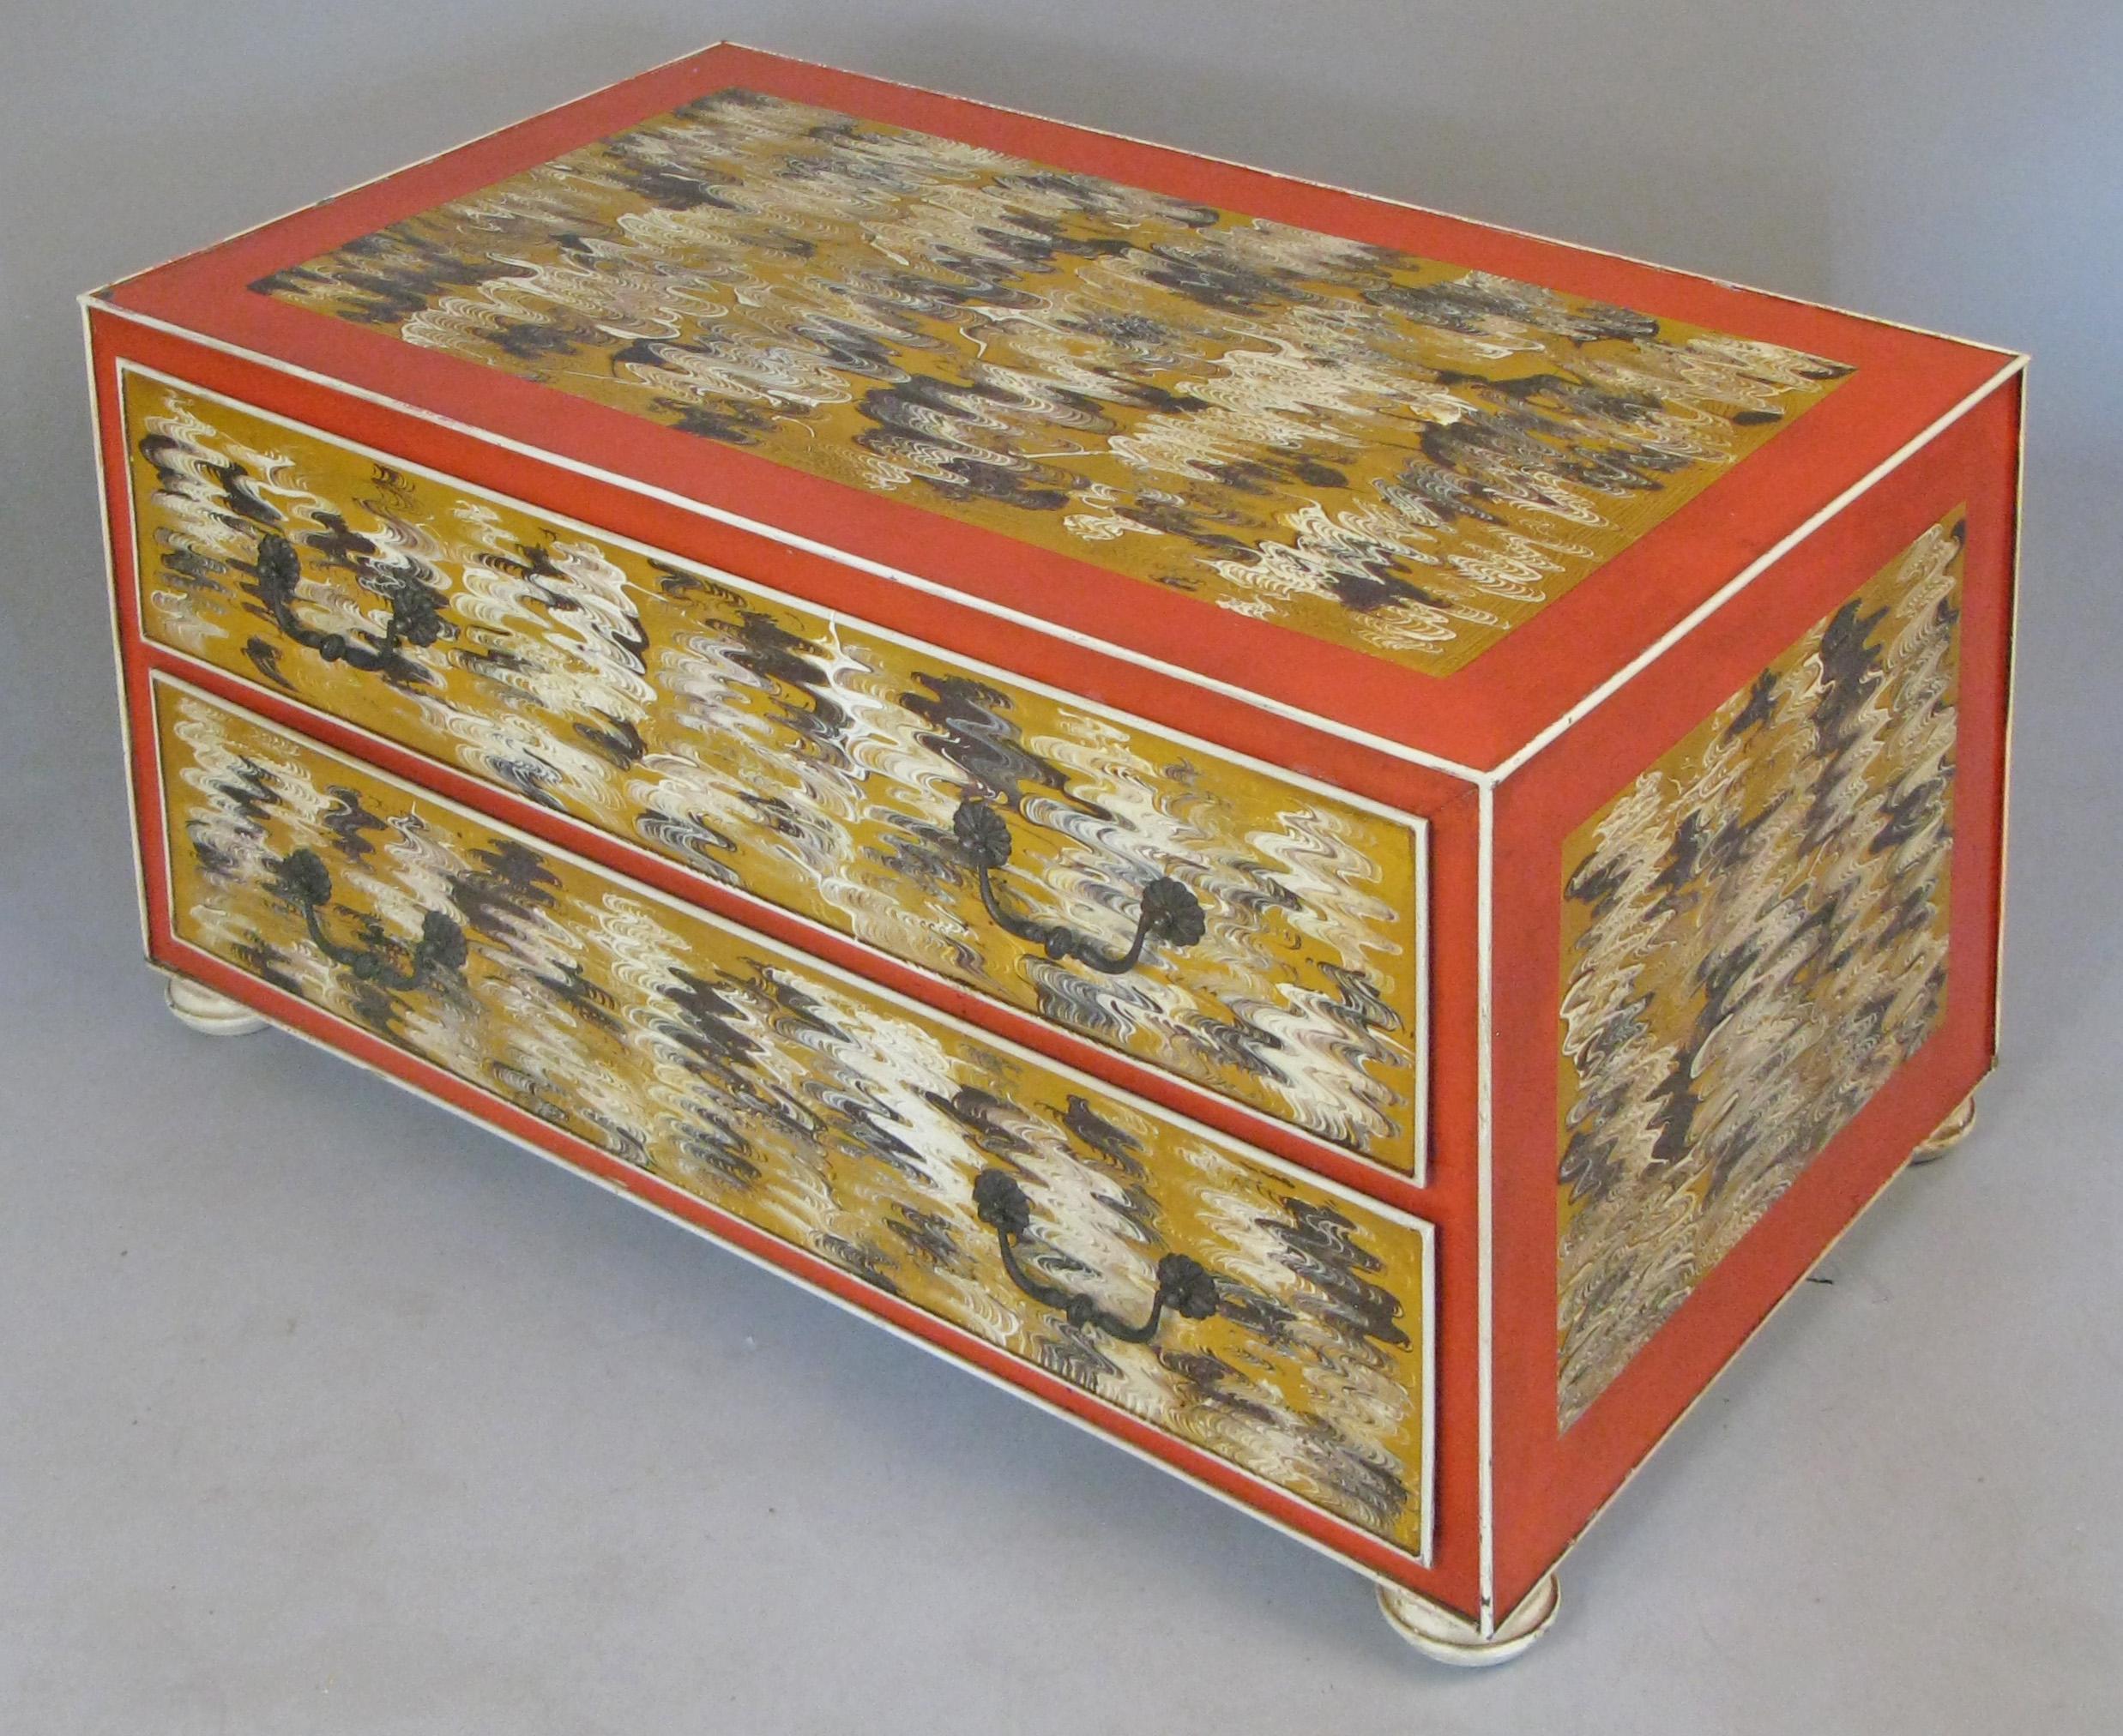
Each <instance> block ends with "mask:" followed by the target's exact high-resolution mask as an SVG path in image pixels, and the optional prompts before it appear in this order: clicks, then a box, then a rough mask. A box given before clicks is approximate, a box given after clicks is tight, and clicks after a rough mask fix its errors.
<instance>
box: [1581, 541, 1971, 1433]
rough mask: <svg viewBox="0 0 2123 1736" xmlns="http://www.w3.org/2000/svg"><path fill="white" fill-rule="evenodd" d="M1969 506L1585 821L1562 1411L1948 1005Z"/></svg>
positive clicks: (1679, 1299)
mask: <svg viewBox="0 0 2123 1736" xmlns="http://www.w3.org/2000/svg"><path fill="white" fill-rule="evenodd" d="M1964 534H1965V527H1964V522H1963V517H1962V515H1961V514H1960V513H1958V512H1956V513H1955V514H1954V515H1951V516H1950V517H1949V518H1947V519H1946V520H1945V521H1942V522H1941V523H1939V524H1938V525H1935V526H1933V527H1932V528H1931V529H1929V530H1927V531H1926V532H1925V533H1924V534H1923V535H1922V536H1921V537H1920V538H1919V539H1917V540H1916V542H1915V543H1914V544H1913V545H1912V546H1910V547H1909V549H1908V550H1907V551H1906V552H1903V554H1902V555H1900V556H1899V557H1897V558H1896V559H1895V560H1894V561H1893V562H1892V563H1891V564H1889V565H1888V566H1887V567H1886V568H1885V570H1882V571H1881V572H1879V574H1878V575H1876V576H1874V577H1873V579H1872V580H1871V581H1870V582H1867V584H1866V585H1865V586H1864V588H1862V589H1861V590H1860V591H1859V592H1858V593H1857V594H1855V596H1853V597H1852V598H1851V599H1850V600H1849V602H1847V603H1845V604H1844V605H1843V606H1842V607H1841V608H1839V609H1837V611H1836V612H1834V613H1833V614H1832V615H1830V617H1829V618H1827V619H1826V620H1824V621H1823V622H1821V623H1820V624H1819V625H1818V626H1817V627H1816V628H1814V629H1813V630H1812V632H1810V633H1808V634H1807V635H1806V637H1805V638H1804V639H1802V640H1801V641H1800V642H1799V643H1798V644H1796V645H1794V646H1793V647H1792V648H1791V649H1790V650H1789V651H1788V652H1787V653H1785V654H1784V655H1783V656H1782V657H1780V658H1778V659H1777V660H1776V662H1775V663H1773V664H1771V665H1770V667H1769V668H1767V669H1766V670H1764V672H1762V674H1761V676H1760V677H1759V678H1758V679H1756V680H1755V681H1754V682H1752V684H1750V685H1749V686H1748V687H1747V688H1746V689H1745V690H1743V691H1741V692H1740V693H1736V694H1734V696H1732V698H1731V699H1730V700H1728V702H1726V703H1725V704H1724V705H1723V706H1722V707H1721V708H1719V709H1718V710H1717V711H1716V713H1715V714H1712V715H1711V716H1710V718H1709V719H1708V720H1705V721H1704V723H1703V724H1702V725H1701V726H1699V727H1698V728H1697V729H1695V730H1694V731H1692V732H1691V733H1690V734H1689V735H1688V736H1687V737H1686V738H1685V739H1684V740H1682V741H1681V742H1680V743H1678V744H1676V745H1675V746H1674V747H1673V748H1672V749H1671V750H1669V751H1668V753H1666V754H1665V755H1664V756H1662V758H1661V759H1660V760H1659V762H1658V763H1656V765H1654V766H1653V767H1652V768H1651V769H1650V770H1649V771H1647V772H1645V773H1644V775H1642V776H1641V777H1639V778H1637V780H1636V781H1635V782H1633V783H1632V784H1631V785H1630V786H1629V787H1628V788H1626V789H1625V790H1624V791H1623V792H1622V793H1620V794H1619V796H1617V797H1616V798H1615V799H1613V801H1612V802H1610V803H1608V804H1607V805H1606V806H1605V807H1604V808H1602V809H1601V811H1600V812H1599V813H1597V814H1595V815H1594V816H1593V817H1592V818H1591V819H1590V820H1589V821H1587V822H1586V823H1585V824H1584V825H1583V827H1581V828H1579V829H1578V830H1577V832H1576V833H1575V834H1574V835H1572V836H1571V839H1570V840H1569V841H1568V843H1567V844H1566V845H1565V848H1564V855H1563V869H1564V885H1563V911H1564V914H1563V943H1564V944H1563V979H1564V980H1563V1001H1562V1079H1561V1084H1562V1091H1561V1115H1560V1124H1559V1130H1558V1132H1559V1150H1560V1174H1559V1197H1558V1206H1559V1243H1560V1264H1559V1272H1558V1287H1557V1338H1558V1347H1559V1384H1560V1395H1559V1410H1560V1415H1561V1420H1562V1423H1563V1426H1565V1427H1566V1428H1567V1427H1568V1426H1570V1425H1571V1423H1572V1422H1574V1421H1576V1420H1577V1418H1578V1417H1579V1416H1581V1415H1583V1413H1584V1412H1585V1410H1586V1409H1587V1408H1588V1407H1589V1406H1590V1405H1591V1403H1592V1401H1594V1400H1595V1399H1596V1398H1597V1397H1598V1396H1599V1395H1600V1394H1601V1392H1602V1391H1603V1390H1604V1389H1606V1388H1607V1384H1608V1383H1610V1382H1611V1381H1613V1378H1614V1377H1615V1376H1617V1375H1618V1374H1619V1373H1620V1372H1621V1371H1622V1370H1623V1368H1624V1367H1625V1366H1626V1365H1628V1362H1629V1360H1630V1359H1631V1357H1632V1356H1634V1355H1635V1354H1636V1353H1637V1351H1638V1350H1640V1349H1641V1348H1642V1347H1644V1345H1645V1344H1646V1343H1648V1342H1649V1341H1650V1339H1651V1337H1652V1335H1653V1334H1655V1333H1656V1331H1657V1330H1658V1329H1659V1327H1660V1326H1661V1324H1662V1323H1664V1322H1665V1321H1666V1320H1667V1318H1668V1317H1669V1316H1671V1315H1672V1314H1673V1312H1674V1310H1675V1309H1677V1308H1679V1307H1680V1305H1681V1304H1682V1303H1683V1302H1684V1301H1686V1299H1687V1297H1688V1295H1689V1293H1691V1292H1692V1290H1693V1289H1694V1287H1696V1285H1697V1284H1698V1282H1699V1281H1701V1280H1702V1278H1703V1277H1704V1275H1705V1274H1707V1273H1708V1272H1709V1271H1710V1269H1712V1268H1713V1267H1715V1266H1716V1264H1717V1263H1718V1262H1719V1261H1720V1260H1721V1259H1722V1258H1723V1257H1725V1255H1726V1254H1727V1253H1728V1252H1729V1251H1731V1249H1732V1248H1733V1246H1734V1244H1736V1243H1737V1242H1738V1241H1739V1240H1740V1238H1741V1237H1742V1236H1744V1235H1745V1234H1746V1233H1747V1231H1748V1229H1749V1228H1750V1227H1752V1226H1753V1224H1754V1223H1755V1222H1756V1221H1758V1219H1759V1218H1760V1217H1761V1216H1762V1215H1763V1214H1764V1212H1765V1211H1767V1210H1768V1209H1769V1208H1770V1206H1771V1205H1772V1204H1773V1203H1775V1202H1776V1198H1777V1197H1778V1196H1779V1195H1781V1194H1782V1192H1783V1191H1784V1190H1785V1189H1786V1188H1788V1187H1789V1186H1790V1185H1791V1184H1792V1182H1793V1180H1794V1178H1796V1177H1797V1176H1798V1174H1799V1173H1800V1171H1801V1170H1803V1169H1804V1168H1805V1167H1806V1164H1807V1163H1808V1162H1809V1161H1810V1160H1812V1157H1813V1156H1814V1155H1815V1154H1817V1153H1818V1152H1819V1151H1820V1149H1821V1148H1822V1147H1823V1146H1824V1145H1825V1144H1826V1143H1827V1142H1828V1141H1829V1140H1830V1138H1832V1137H1833V1136H1835V1134H1836V1133H1837V1131H1838V1130H1840V1129H1841V1128H1842V1127H1843V1124H1845V1123H1846V1122H1848V1121H1849V1119H1850V1118H1851V1117H1852V1116H1854V1115H1855V1114H1856V1113H1857V1112H1858V1111H1859V1110H1860V1109H1861V1108H1862V1107H1863V1106H1865V1104H1866V1102H1867V1100H1869V1099H1870V1098H1871V1097H1872V1095H1873V1093H1874V1092H1875V1091H1876V1090H1878V1089H1879V1087H1880V1085H1881V1084H1882V1083H1883V1082H1885V1080H1886V1079H1887V1077H1888V1076H1889V1075H1890V1074H1891V1073H1892V1072H1893V1071H1894V1070H1896V1069H1897V1067H1898V1066H1900V1065H1901V1064H1903V1062H1904V1061H1906V1060H1908V1059H1909V1057H1910V1056H1911V1055H1913V1054H1914V1053H1915V1052H1916V1050H1917V1049H1918V1047H1919V1046H1921V1044H1922V1043H1923V1042H1924V1040H1925V1039H1926V1038H1927V1037H1928V1036H1929V1035H1930V1034H1932V1032H1933V1030H1934V1029H1935V1028H1937V1027H1938V1024H1939V1018H1940V1016H1941V1015H1942V1013H1943V1011H1944V1009H1945V994H1946V931H1947V919H1948V913H1949V903H1950V891H1951V868H1952V859H1953V825H1952V818H1953V771H1954V745H1955V723H1956V716H1957V709H1956V708H1957V700H1958V648H1959V641H1958V631H1957V630H1958V625H1959V620H1960V595H1961V573H1962V552H1963V541H1964Z"/></svg>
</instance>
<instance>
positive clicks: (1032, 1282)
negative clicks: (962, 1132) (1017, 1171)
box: [973, 1169, 1216, 1344]
mask: <svg viewBox="0 0 2123 1736" xmlns="http://www.w3.org/2000/svg"><path fill="white" fill-rule="evenodd" d="M973 1204H974V1210H975V1211H976V1212H978V1213H979V1214H980V1221H981V1222H982V1223H984V1224H986V1226H987V1227H989V1228H990V1229H992V1230H993V1231H994V1232H995V1239H996V1241H997V1242H998V1244H999V1245H1000V1246H1001V1248H1002V1251H1003V1269H1004V1271H1006V1272H1008V1273H1009V1274H1010V1281H1011V1282H1012V1283H1013V1284H1015V1285H1016V1287H1018V1288H1019V1289H1020V1290H1022V1291H1023V1292H1024V1293H1025V1294H1026V1295H1028V1296H1029V1297H1030V1298H1032V1299H1033V1300H1034V1301H1035V1302H1040V1303H1044V1304H1045V1305H1046V1306H1047V1307H1049V1308H1052V1309H1054V1310H1056V1311H1058V1312H1060V1313H1062V1314H1065V1315H1066V1316H1067V1317H1068V1319H1069V1323H1070V1324H1071V1326H1078V1327H1083V1326H1095V1327H1096V1328H1098V1329H1099V1330H1100V1331H1101V1332H1103V1333H1105V1334H1106V1335H1107V1336H1108V1337H1111V1338H1118V1339H1120V1340H1122V1341H1125V1342H1126V1343H1129V1344H1148V1343H1149V1341H1150V1340H1151V1339H1153V1338H1155V1336H1156V1335H1157V1327H1158V1323H1159V1321H1161V1319H1162V1318H1163V1317H1164V1313H1165V1311H1166V1310H1167V1308H1169V1309H1171V1310H1172V1311H1173V1313H1175V1314H1178V1315H1180V1316H1182V1317H1185V1318H1186V1319H1189V1320H1206V1319H1208V1318H1209V1316H1210V1315H1212V1314H1214V1313H1215V1311H1216V1281H1215V1279H1214V1278H1212V1277H1210V1276H1209V1274H1208V1272H1207V1271H1205V1270H1204V1269H1203V1267H1202V1263H1201V1262H1200V1261H1198V1260H1195V1259H1191V1258H1190V1257H1188V1256H1186V1255H1185V1254H1167V1255H1166V1256H1165V1257H1163V1258H1162V1259H1161V1260H1159V1261H1158V1263H1157V1293H1156V1295H1155V1296H1154V1297H1152V1298H1151V1299H1150V1314H1149V1319H1147V1320H1145V1321H1144V1322H1143V1323H1142V1324H1141V1325H1140V1326H1131V1325H1130V1324H1129V1323H1127V1322H1126V1321H1125V1320H1122V1319H1119V1318H1118V1317H1115V1316H1113V1315H1111V1314H1108V1313H1107V1311H1105V1310H1104V1309H1103V1308H1101V1307H1100V1306H1099V1305H1098V1304H1097V1303H1096V1302H1095V1301H1093V1300H1092V1299H1091V1298H1089V1296H1083V1295H1079V1294H1077V1293H1076V1292H1075V1291H1073V1290H1065V1289H1063V1288H1062V1287H1060V1286H1059V1285H1058V1284H1049V1283H1047V1282H1046V1281H1045V1280H1044V1279H1041V1278H1038V1277H1034V1275H1032V1274H1031V1273H1029V1272H1028V1271H1027V1270H1026V1269H1024V1267H1023V1266H1022V1265H1021V1264H1020V1263H1018V1260H1017V1239H1018V1238H1019V1237H1021V1236H1022V1235H1023V1234H1024V1233H1025V1232H1026V1231H1027V1230H1028V1229H1030V1228H1031V1227H1032V1203H1031V1202H1030V1201H1029V1200H1028V1199H1027V1198H1026V1197H1025V1190H1023V1189H1022V1187H1020V1186H1019V1185H1018V1184H1017V1178H1016V1177H1015V1176H1013V1175H1011V1174H1010V1173H1009V1172H1007V1171H1004V1170H999V1169H984V1170H982V1171H981V1172H980V1175H979V1177H978V1178H976V1179H975V1180H974V1184H973Z"/></svg>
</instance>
